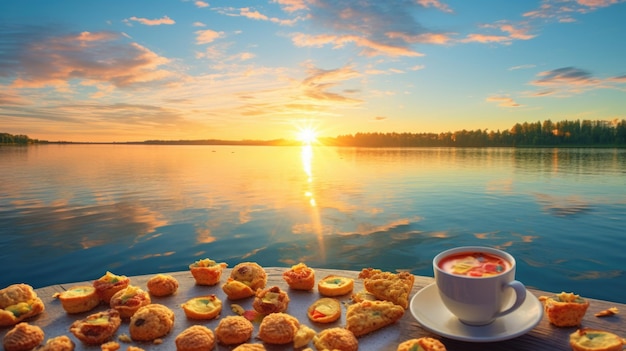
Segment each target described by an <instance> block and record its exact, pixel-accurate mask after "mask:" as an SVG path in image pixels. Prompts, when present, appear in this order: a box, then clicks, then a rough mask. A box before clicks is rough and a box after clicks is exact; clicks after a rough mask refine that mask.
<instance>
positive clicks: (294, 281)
mask: <svg viewBox="0 0 626 351" xmlns="http://www.w3.org/2000/svg"><path fill="white" fill-rule="evenodd" d="M283 279H284V280H285V282H287V285H289V287H290V288H291V289H294V290H311V289H313V288H314V287H315V270H313V269H312V268H311V267H308V266H307V265H306V264H304V263H302V262H300V263H298V264H297V265H294V266H291V268H290V269H288V270H286V271H285V272H283Z"/></svg>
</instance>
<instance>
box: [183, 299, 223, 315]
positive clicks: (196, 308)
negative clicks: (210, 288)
mask: <svg viewBox="0 0 626 351" xmlns="http://www.w3.org/2000/svg"><path fill="white" fill-rule="evenodd" d="M181 307H182V308H183V311H185V315H186V316H187V318H191V319H214V318H216V317H217V316H219V314H220V312H222V301H221V300H220V299H219V298H217V296H215V295H206V296H198V297H194V298H192V299H189V300H187V302H185V303H184V304H182V305H181Z"/></svg>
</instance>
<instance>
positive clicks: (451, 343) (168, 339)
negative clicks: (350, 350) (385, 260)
mask: <svg viewBox="0 0 626 351" xmlns="http://www.w3.org/2000/svg"><path fill="white" fill-rule="evenodd" d="M286 269H287V268H284V267H271V268H270V267H266V268H265V270H266V271H267V273H268V284H267V287H270V286H274V285H277V286H279V287H280V288H281V289H284V290H286V291H288V293H289V296H290V299H291V302H290V304H289V309H288V310H287V313H289V314H291V315H293V316H295V317H296V318H298V320H299V321H300V323H303V324H306V325H308V326H309V327H311V328H313V329H315V330H317V331H320V330H322V329H324V328H328V327H337V326H345V309H344V310H343V313H342V317H341V319H340V320H339V321H337V322H335V323H332V324H328V325H317V324H314V323H312V322H310V321H309V319H308V318H307V317H306V309H307V307H308V306H309V305H310V304H311V303H312V302H313V301H315V300H316V299H318V298H320V295H319V293H318V292H317V289H314V290H312V291H309V292H302V291H293V290H289V289H288V287H287V285H286V283H285V282H284V280H283V279H282V273H283V272H284V271H285V270H286ZM315 271H316V278H317V279H319V278H323V277H325V276H327V275H330V274H335V275H342V276H346V277H350V278H354V279H355V292H356V291H360V290H363V285H362V282H361V281H360V280H359V279H358V278H357V276H358V273H359V272H355V271H342V270H341V271H340V270H332V269H316V270H315ZM103 273H104V272H103ZM113 273H116V274H123V273H122V272H113ZM229 273H230V270H229V269H227V270H226V271H225V272H224V276H222V282H224V281H225V279H226V277H228V274H229ZM169 274H171V275H173V276H174V277H175V278H176V279H178V281H179V284H180V287H179V289H178V292H177V293H176V294H175V295H173V296H170V297H162V298H153V299H152V302H153V303H161V304H164V305H167V306H169V307H170V308H171V309H172V310H173V311H174V312H175V314H176V322H175V326H174V329H173V330H172V332H171V333H170V334H168V335H167V336H165V337H164V338H163V343H162V344H160V345H155V344H152V343H139V342H133V343H132V345H135V346H138V347H141V348H143V349H144V350H163V351H169V350H175V349H176V347H175V346H174V345H175V344H174V339H175V337H176V335H178V333H180V332H181V331H182V330H184V329H185V328H187V327H189V326H191V325H193V324H202V325H206V326H207V327H209V328H210V329H212V330H215V327H216V326H217V324H218V323H219V319H218V320H210V321H194V320H189V319H187V318H186V316H185V314H184V312H183V310H182V308H181V307H180V305H181V304H182V303H184V302H185V301H187V300H188V299H190V298H192V297H195V296H201V295H207V294H216V295H217V296H218V297H219V298H220V299H221V300H222V302H223V309H222V314H221V316H222V317H223V316H227V315H233V314H234V313H233V312H232V311H231V309H230V304H231V303H237V304H239V305H241V306H243V307H244V308H245V309H252V299H251V298H249V299H245V300H239V301H234V302H232V301H229V300H228V299H227V298H226V295H225V294H224V292H223V291H222V289H221V284H220V285H216V286H213V287H207V286H198V285H195V281H194V279H193V277H192V276H191V273H190V272H188V271H183V272H172V273H169ZM98 277H99V276H98ZM98 277H96V278H98ZM150 277H152V275H145V276H133V277H130V278H131V284H133V285H137V286H139V287H141V288H143V289H144V290H146V281H147V280H148V279H149V278H150ZM84 283H87V284H91V282H82V283H71V284H59V285H53V286H48V287H44V288H40V289H37V290H36V291H37V294H38V295H39V297H40V298H41V299H42V300H43V301H44V303H45V306H46V310H45V311H44V312H43V313H42V314H41V315H39V316H37V317H34V318H31V319H30V320H27V322H29V323H31V324H34V325H38V326H40V327H41V328H42V329H43V330H44V332H45V333H46V340H47V339H48V338H50V337H54V336H57V335H62V334H65V335H68V336H69V337H70V338H72V340H74V341H75V342H76V350H99V349H100V347H99V346H86V345H84V344H82V343H81V342H80V341H78V340H77V339H76V338H75V337H74V335H72V334H71V333H70V332H69V326H70V324H71V323H72V322H73V321H74V320H77V319H81V318H84V317H85V316H87V315H88V314H90V313H94V312H95V311H99V310H104V309H106V308H107V306H99V307H97V308H96V309H94V310H92V311H90V312H88V313H83V314H77V315H68V314H66V313H65V311H64V310H63V308H62V307H61V304H60V302H59V301H58V300H57V299H55V298H53V297H52V296H53V295H54V294H55V293H57V292H62V291H64V290H66V289H68V288H70V287H71V286H74V285H79V284H84ZM431 283H433V278H431V277H421V276H416V279H415V284H414V286H413V291H412V294H411V295H412V296H413V295H414V294H415V293H417V292H418V291H420V290H421V289H422V288H424V287H426V286H427V285H429V284H431ZM601 288H602V287H598V289H601ZM529 291H530V292H532V293H533V294H534V295H535V296H537V297H538V296H542V295H551V294H552V293H549V292H545V291H539V290H534V289H529ZM349 298H350V296H349V295H347V296H343V297H340V298H339V299H340V300H342V301H344V302H345V304H348V303H349ZM589 300H590V306H589V309H588V310H587V314H586V316H585V318H584V321H583V323H582V326H584V327H590V328H597V329H603V330H606V331H610V332H613V333H615V334H617V335H619V336H621V337H626V323H624V315H626V305H624V304H620V303H614V302H608V301H600V300H593V299H589ZM345 304H344V306H345ZM609 307H617V308H618V309H619V310H620V314H617V315H615V316H611V317H604V318H598V317H595V316H594V314H595V313H596V312H598V311H601V310H604V309H606V308H609ZM9 329H10V328H4V329H2V330H0V335H1V336H2V337H4V335H5V334H6V332H7V331H8V330H9ZM577 329H578V328H575V327H573V328H558V327H555V326H553V325H551V324H550V323H549V322H548V320H547V317H546V316H543V318H542V320H541V321H540V323H539V324H538V325H537V326H536V327H535V328H534V329H532V330H530V331H529V332H528V333H526V334H524V335H521V336H519V337H516V338H513V339H510V340H505V341H498V342H488V343H475V342H465V341H457V340H452V339H448V338H443V337H440V336H438V335H436V334H433V333H430V332H428V331H427V330H426V329H424V328H422V327H421V326H420V324H419V323H418V322H417V321H416V319H415V318H414V317H413V315H412V314H411V312H410V310H408V309H407V310H406V313H405V314H404V316H403V318H402V319H401V320H400V321H398V322H397V323H395V324H393V325H391V326H388V327H386V328H384V329H381V330H379V331H376V332H374V333H371V334H369V335H365V336H363V337H360V338H359V350H361V351H396V348H397V346H398V344H399V343H401V342H402V341H404V340H408V339H411V338H418V337H422V336H430V337H435V338H438V339H440V340H441V341H442V342H443V343H444V345H445V346H446V348H447V350H452V351H454V350H464V351H472V350H477V351H478V350H480V351H484V350H507V351H514V350H571V348H570V346H569V343H568V340H569V335H570V334H571V333H573V332H574V331H576V330H577ZM257 330H258V324H255V332H254V334H253V337H252V340H251V342H257V343H260V342H261V341H260V340H258V339H255V336H256V335H257ZM122 334H126V335H129V333H128V323H127V322H123V323H122V326H121V327H120V329H119V330H118V332H117V336H119V335H122ZM116 340H117V338H116ZM121 344H122V348H121V350H126V347H127V345H126V344H124V343H121ZM309 347H311V348H313V349H315V348H314V346H313V345H312V343H310V344H309ZM266 348H267V350H293V346H292V345H286V346H277V345H266ZM215 350H232V347H226V346H223V345H217V346H216V347H215Z"/></svg>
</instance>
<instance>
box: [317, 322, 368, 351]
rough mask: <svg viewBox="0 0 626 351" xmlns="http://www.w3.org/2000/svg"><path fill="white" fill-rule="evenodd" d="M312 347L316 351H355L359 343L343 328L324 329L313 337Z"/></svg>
mask: <svg viewBox="0 0 626 351" xmlns="http://www.w3.org/2000/svg"><path fill="white" fill-rule="evenodd" d="M313 345H315V348H316V349H317V350H318V351H324V350H337V351H357V350H358V349H359V341H358V340H357V338H356V336H354V334H352V332H351V331H349V330H348V329H345V328H339V327H337V328H329V329H324V330H322V331H321V332H319V333H318V334H317V335H316V336H314V337H313Z"/></svg>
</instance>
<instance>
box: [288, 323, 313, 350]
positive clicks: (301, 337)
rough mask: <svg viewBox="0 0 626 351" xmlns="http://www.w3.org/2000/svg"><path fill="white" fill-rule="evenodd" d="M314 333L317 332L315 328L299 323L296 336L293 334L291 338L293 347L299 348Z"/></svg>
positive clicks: (305, 343) (310, 338)
mask: <svg viewBox="0 0 626 351" xmlns="http://www.w3.org/2000/svg"><path fill="white" fill-rule="evenodd" d="M316 334H317V333H316V332H315V330H313V329H311V328H309V327H307V326H306V325H304V324H300V327H299V328H298V331H297V332H296V336H294V338H293V347H294V349H299V348H301V347H304V346H306V345H307V344H308V343H309V342H310V341H311V340H312V339H313V337H314V336H315V335H316Z"/></svg>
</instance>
